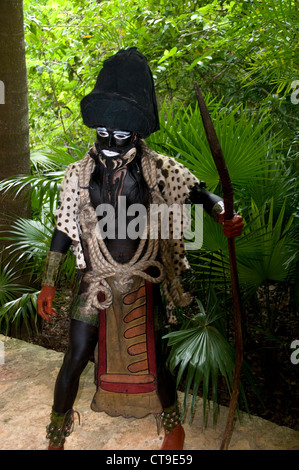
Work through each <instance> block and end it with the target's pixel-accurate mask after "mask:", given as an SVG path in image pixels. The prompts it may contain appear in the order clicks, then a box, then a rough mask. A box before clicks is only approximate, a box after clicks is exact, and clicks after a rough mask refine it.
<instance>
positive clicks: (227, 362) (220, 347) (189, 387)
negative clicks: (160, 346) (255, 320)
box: [164, 299, 235, 422]
mask: <svg viewBox="0 0 299 470" xmlns="http://www.w3.org/2000/svg"><path fill="white" fill-rule="evenodd" d="M197 303H198V306H199V308H200V312H199V313H197V314H196V315H194V317H193V318H191V319H190V320H188V321H187V322H185V324H184V325H183V326H182V328H181V329H180V330H179V331H174V332H171V333H168V334H167V335H165V336H164V338H167V339H168V346H169V347H171V351H170V355H169V359H168V361H169V367H170V369H171V370H172V371H174V370H175V369H176V368H178V372H177V385H178V384H179V382H180V380H181V378H182V377H183V374H186V384H185V398H184V404H183V418H184V416H185V414H186V411H187V399H188V395H189V393H190V391H192V394H193V397H192V402H191V410H190V420H191V419H192V417H193V415H194V410H195V403H196V398H197V395H198V391H199V387H200V385H202V394H203V419H204V422H205V420H206V406H207V402H208V401H209V400H210V395H209V392H210V389H211V391H212V400H213V402H214V404H216V403H217V402H218V394H217V389H218V378H219V374H221V375H222V376H223V378H224V379H225V382H226V384H227V387H228V391H230V390H231V388H232V381H233V372H234V363H235V360H234V350H233V348H232V346H231V345H230V344H229V343H228V341H227V340H226V339H225V337H224V336H223V335H222V334H221V333H220V331H219V329H218V328H217V327H216V324H217V321H219V318H220V317H221V313H220V312H219V310H218V304H217V302H215V301H214V303H213V304H210V305H209V306H208V308H209V310H208V312H206V311H205V310H204V307H203V305H202V304H201V302H200V301H199V300H198V299H197ZM213 418H214V422H215V420H216V408H215V407H214V412H213Z"/></svg>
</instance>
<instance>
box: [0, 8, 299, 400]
mask: <svg viewBox="0 0 299 470" xmlns="http://www.w3.org/2000/svg"><path fill="white" fill-rule="evenodd" d="M298 16H299V15H298V3H297V1H296V0H241V1H220V0H219V1H216V0H214V1H206V0H194V1H192V0H186V1H184V2H181V1H172V0H160V1H159V2H157V1H152V0H141V1H138V2H134V1H132V0H119V1H118V0H115V1H108V0H104V1H95V0H73V1H72V2H67V1H66V0H40V1H39V2H35V1H31V0H24V25H25V44H26V66H27V77H28V104H29V130H30V134H29V136H30V158H31V171H30V173H28V174H22V175H14V176H13V177H10V178H6V179H5V180H3V181H2V182H1V185H0V189H1V190H2V191H5V194H6V195H7V197H12V195H13V194H17V193H18V192H20V191H22V190H24V189H25V190H27V195H28V197H29V198H30V206H31V217H20V216H18V217H15V216H14V214H11V216H12V225H11V228H10V233H9V237H8V238H9V240H10V243H9V250H10V256H11V257H12V259H11V261H10V263H9V264H5V263H4V259H5V254H6V250H5V251H3V253H2V255H1V258H0V269H1V271H0V300H1V307H0V327H1V331H2V332H7V331H9V328H10V326H11V324H12V323H14V324H17V325H19V324H21V322H25V324H26V325H27V326H28V328H29V329H30V328H38V320H37V314H36V298H37V295H38V292H39V289H40V279H41V275H42V270H43V262H44V259H45V256H46V252H47V251H48V249H49V246H50V240H51V235H52V231H53V227H54V225H55V215H54V214H55V208H56V206H57V198H58V194H59V187H60V183H61V180H62V177H63V174H64V171H65V168H66V166H67V165H68V164H69V163H71V162H73V161H75V160H77V159H79V158H82V156H83V155H84V154H85V152H86V150H87V149H88V148H89V147H90V145H91V144H92V143H93V140H94V138H95V136H94V132H92V131H91V130H90V129H88V128H86V127H85V126H84V125H83V123H82V120H81V117H80V100H81V99H82V98H83V97H84V96H85V95H86V94H87V93H88V92H89V91H91V89H92V88H93V86H94V83H95V80H96V78H97V75H98V72H99V70H100V68H101V66H102V63H103V61H104V60H105V59H106V58H108V57H109V56H110V55H112V54H114V53H115V52H117V51H118V50H119V49H121V48H127V47H133V46H136V47H138V49H139V50H140V51H141V52H142V53H143V54H144V55H146V56H147V58H148V61H149V65H150V67H151V69H152V72H153V76H154V80H155V85H156V93H157V98H158V104H159V110H160V125H161V129H160V131H159V132H157V133H155V134H153V135H152V136H150V138H149V139H148V144H149V145H150V146H151V147H152V148H154V149H155V150H157V151H158V152H160V153H164V154H168V155H171V156H174V157H175V158H177V159H179V160H180V161H182V162H183V163H184V164H185V165H186V166H188V167H189V168H190V169H191V170H192V171H193V172H194V174H195V175H196V176H198V177H199V178H200V179H202V180H204V181H205V182H206V184H207V189H208V190H211V191H213V192H215V193H218V194H220V195H221V187H220V184H219V177H218V173H217V170H216V168H215V165H214V163H213V160H212V157H211V154H210V150H209V147H208V145H207V141H206V138H205V133H204V129H203V125H202V122H201V117H200V113H199V110H198V107H197V104H196V97H195V93H194V87H193V83H194V81H195V80H196V81H197V82H198V84H199V86H200V88H201V90H202V93H203V95H204V97H205V100H206V103H207V104H208V107H209V110H210V113H211V116H212V119H213V122H214V125H215V128H216V130H217V134H218V137H219V140H220V142H221V145H222V148H223V151H224V155H225V158H226V161H227V165H228V169H229V172H230V175H231V178H232V182H233V185H234V199H235V209H236V211H237V212H238V213H240V214H242V216H243V217H244V220H245V229H244V234H243V235H242V236H241V237H240V238H239V239H237V240H236V247H237V257H238V267H239V277H240V286H241V293H242V299H243V305H244V307H245V310H246V309H247V310H252V309H254V312H255V316H256V325H259V329H260V331H261V334H263V335H264V336H267V337H270V336H271V338H274V339H273V345H274V346H273V347H277V344H278V342H277V341H276V340H275V338H277V337H276V336H275V335H276V328H277V320H278V317H279V316H280V315H281V311H280V305H281V302H282V301H283V300H285V298H287V302H288V305H289V309H288V312H287V315H289V316H290V317H292V318H294V317H295V318H298V313H297V310H296V306H297V302H298V298H297V296H298V252H297V250H296V247H297V241H298V208H297V205H298V183H297V172H298V164H297V157H298V119H299V118H298V109H299V72H298V57H299V54H298V36H299V30H298ZM0 78H1V76H0ZM203 227H204V234H203V246H202V247H201V249H199V250H197V251H190V252H188V257H189V261H190V264H191V267H192V271H191V273H189V275H188V276H187V277H186V279H185V282H186V283H187V286H188V287H189V288H191V290H192V293H193V295H194V296H195V299H196V304H195V305H196V306H197V307H198V309H197V310H196V309H195V310H194V309H193V310H192V309H190V311H188V310H187V311H180V310H179V311H178V312H177V314H178V315H177V316H178V323H177V325H175V326H174V327H172V331H171V332H170V333H169V330H168V333H169V334H168V338H169V342H170V345H171V346H172V349H171V354H170V364H171V366H172V368H173V370H174V369H176V368H177V369H178V370H179V372H178V381H180V380H181V378H182V377H183V376H184V377H185V385H186V387H185V390H186V392H188V391H189V390H194V392H195V395H196V392H197V391H198V389H199V386H200V385H201V383H203V394H204V397H205V398H207V397H208V396H209V387H211V389H212V398H213V399H214V400H215V402H217V383H218V382H217V381H218V378H219V377H218V376H219V374H220V375H221V376H223V377H224V378H225V380H226V381H227V384H228V388H230V386H231V377H232V370H233V363H234V351H233V337H232V335H231V330H232V302H231V293H230V285H229V265H228V252H227V243H226V239H225V237H224V236H223V234H222V231H221V227H220V226H218V225H217V224H215V223H214V222H213V221H212V220H211V219H210V218H209V217H205V219H204V224H203ZM20 253H21V255H20ZM14 255H15V256H14ZM19 263H22V269H26V272H27V273H28V272H29V273H30V278H31V285H30V287H28V286H27V285H24V284H22V283H21V282H20V280H18V277H19V276H21V274H22V273H20V270H19V269H18V265H19ZM60 282H61V286H62V287H64V286H69V285H71V284H72V283H74V282H75V267H74V260H73V257H72V254H71V253H69V254H68V256H67V258H66V260H65V262H64V266H63V269H62V273H61V281H60ZM194 311H195V312H196V313H195V315H194ZM284 312H285V311H284ZM288 319H289V317H287V318H285V321H286V322H287V321H288ZM243 323H244V335H245V338H246V335H249V334H250V331H251V330H252V329H254V328H257V326H256V325H255V324H252V323H251V322H250V320H249V318H248V317H247V316H246V314H245V315H244V318H243ZM291 339H295V338H291ZM291 339H290V340H291ZM283 347H285V348H286V349H289V344H287V345H286V344H285V345H284V346H283ZM211 350H212V351H213V354H211Z"/></svg>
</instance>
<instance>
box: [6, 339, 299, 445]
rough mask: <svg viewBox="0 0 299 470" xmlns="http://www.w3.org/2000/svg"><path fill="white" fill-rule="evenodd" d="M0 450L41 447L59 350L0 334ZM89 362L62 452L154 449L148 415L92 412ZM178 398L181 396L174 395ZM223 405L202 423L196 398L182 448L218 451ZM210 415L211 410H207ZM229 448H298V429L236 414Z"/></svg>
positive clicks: (155, 440)
mask: <svg viewBox="0 0 299 470" xmlns="http://www.w3.org/2000/svg"><path fill="white" fill-rule="evenodd" d="M0 346H2V349H4V357H3V354H2V355H1V354H0V450H46V449H47V440H46V437H45V428H46V425H47V424H48V422H49V416H50V412H51V405H52V396H53V389H54V384H55V379H56V376H57V373H58V371H59V368H60V365H61V362H62V358H63V354H62V353H58V352H55V351H52V350H48V349H45V348H43V347H40V346H36V345H33V344H30V343H26V342H24V341H20V340H17V339H13V338H8V337H6V336H3V335H0ZM0 352H1V350H0ZM93 380H94V371H93V364H92V363H90V364H89V365H88V366H87V368H86V370H85V371H84V374H83V376H82V378H81V383H80V389H79V394H78V397H77V400H76V403H75V407H74V408H75V409H76V410H77V411H78V412H79V413H80V415H81V424H80V425H79V423H78V421H77V420H76V421H75V430H74V432H73V433H72V434H71V436H70V437H69V438H68V439H67V442H66V445H65V449H66V450H116V451H117V450H152V451H155V450H159V449H160V446H161V442H162V438H163V436H162V434H160V435H158V434H157V427H156V421H155V418H154V417H153V416H148V417H146V418H144V419H124V418H121V417H120V418H111V417H110V416H108V415H106V414H105V413H95V412H93V411H92V410H91V409H90V402H91V399H92V397H93V394H94V392H95V385H94V381H93ZM179 397H180V399H182V397H183V395H182V394H180V395H179ZM227 411H228V409H227V408H226V407H220V413H219V417H218V421H217V425H216V426H215V427H214V426H213V424H212V421H211V420H212V417H211V416H209V419H208V423H207V426H205V427H203V425H202V402H201V399H200V398H199V399H198V403H197V410H196V414H195V417H194V420H193V422H192V424H191V425H190V424H189V420H188V417H187V418H186V422H185V423H184V428H185V432H186V441H185V447H184V450H186V451H188V450H190V451H191V450H218V449H219V447H220V443H221V440H222V436H223V432H224V428H225V424H226V417H227ZM210 414H211V413H210ZM229 450H299V432H298V431H294V430H292V429H290V428H287V427H284V426H278V425H276V424H274V423H271V422H269V421H266V420H264V419H262V418H259V417H255V416H253V417H249V416H248V415H247V414H245V413H241V419H240V421H239V420H236V422H235V428H234V432H233V435H232V438H231V441H230V446H229Z"/></svg>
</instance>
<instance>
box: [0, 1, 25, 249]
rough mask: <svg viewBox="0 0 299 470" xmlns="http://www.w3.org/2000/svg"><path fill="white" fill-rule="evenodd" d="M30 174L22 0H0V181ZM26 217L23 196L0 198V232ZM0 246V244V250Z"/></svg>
mask: <svg viewBox="0 0 299 470" xmlns="http://www.w3.org/2000/svg"><path fill="white" fill-rule="evenodd" d="M28 173H30V152H29V122H28V90H27V73H26V61H25V41H24V19H23V0H13V1H12V0H0V181H1V180H3V179H4V178H7V177H10V176H13V175H16V174H28ZM16 216H23V217H30V207H29V205H28V204H26V203H25V200H24V195H20V196H19V197H17V198H15V199H14V198H13V197H12V196H11V195H10V196H9V197H7V196H5V195H2V194H0V222H1V230H3V228H4V230H7V229H8V228H9V226H10V224H11V222H12V220H13V219H12V217H16ZM2 247H3V242H1V240H0V249H2Z"/></svg>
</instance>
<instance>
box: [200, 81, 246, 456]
mask: <svg viewBox="0 0 299 470" xmlns="http://www.w3.org/2000/svg"><path fill="white" fill-rule="evenodd" d="M194 87H195V92H196V96H197V101H198V105H199V109H200V113H201V117H202V121H203V125H204V128H205V132H206V136H207V140H208V143H209V146H210V149H211V153H212V156H213V159H214V162H215V165H216V168H217V171H218V174H219V178H220V182H221V185H222V193H223V203H224V217H225V219H226V220H230V219H232V218H233V215H234V207H233V206H234V201H233V193H234V191H233V185H232V182H231V179H230V176H229V172H228V169H227V166H226V163H225V159H224V155H223V152H222V149H221V146H220V143H219V140H218V137H217V134H216V131H215V128H214V125H213V122H212V119H211V117H210V114H209V111H208V108H207V106H206V104H205V102H204V99H203V96H202V94H201V91H200V89H199V87H198V84H197V82H194ZM227 241H228V251H229V261H230V274H231V284H232V295H233V306H234V329H235V350H236V361H235V370H234V378H233V387H232V394H231V399H230V404H229V409H228V416H227V422H226V428H225V431H224V435H223V439H222V442H221V446H220V450H227V449H228V445H229V442H230V439H231V434H232V429H233V423H234V416H235V411H236V407H237V403H238V397H239V388H240V379H241V369H242V362H243V340H242V324H241V295H240V290H239V279H238V268H237V257H236V248H235V240H234V238H233V237H231V238H228V239H227Z"/></svg>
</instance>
